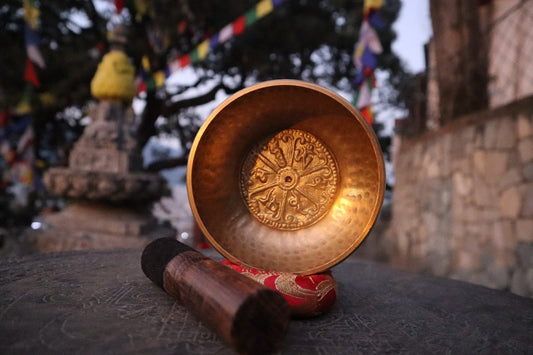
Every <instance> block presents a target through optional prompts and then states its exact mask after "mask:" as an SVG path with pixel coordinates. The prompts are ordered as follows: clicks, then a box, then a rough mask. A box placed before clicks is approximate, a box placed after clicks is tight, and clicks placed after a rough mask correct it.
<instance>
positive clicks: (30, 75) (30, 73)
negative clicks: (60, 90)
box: [24, 58, 41, 87]
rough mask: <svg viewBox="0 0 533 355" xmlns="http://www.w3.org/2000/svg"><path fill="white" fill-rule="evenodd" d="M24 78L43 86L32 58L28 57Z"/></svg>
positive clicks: (36, 85)
mask: <svg viewBox="0 0 533 355" xmlns="http://www.w3.org/2000/svg"><path fill="white" fill-rule="evenodd" d="M24 80H26V81H29V82H30V83H32V84H33V85H34V86H35V87H39V86H41V84H40V83H39V79H38V78H37V73H36V72H35V68H34V67H33V64H32V62H31V60H30V58H26V70H25V71H24Z"/></svg>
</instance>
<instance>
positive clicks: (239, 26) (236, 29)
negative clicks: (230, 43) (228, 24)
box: [233, 16, 246, 36]
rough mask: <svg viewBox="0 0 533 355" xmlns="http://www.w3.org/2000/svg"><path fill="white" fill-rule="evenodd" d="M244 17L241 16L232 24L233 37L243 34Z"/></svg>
mask: <svg viewBox="0 0 533 355" xmlns="http://www.w3.org/2000/svg"><path fill="white" fill-rule="evenodd" d="M245 27H246V17H244V16H241V17H239V18H238V19H236V20H235V21H234V22H233V35H234V36H237V35H240V34H241V33H243V32H244V28H245Z"/></svg>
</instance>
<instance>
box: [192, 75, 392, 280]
mask: <svg viewBox="0 0 533 355" xmlns="http://www.w3.org/2000/svg"><path fill="white" fill-rule="evenodd" d="M274 86H294V87H300V88H305V89H310V90H313V91H316V92H319V93H321V94H324V95H326V96H329V97H330V98H332V99H333V100H335V101H336V102H338V103H339V104H341V105H343V106H344V107H345V108H346V109H347V110H348V111H349V112H350V113H351V114H352V115H353V117H354V118H356V119H357V120H358V121H359V123H360V124H361V126H362V128H363V129H364V131H365V133H366V134H367V135H368V136H369V137H370V138H371V139H370V142H371V144H372V149H373V150H374V151H375V152H379V154H376V156H377V159H376V163H377V169H378V176H379V191H378V196H377V198H376V203H375V206H374V207H373V210H372V213H371V214H370V215H369V223H368V224H367V227H366V230H365V231H364V233H362V234H361V235H362V236H361V238H360V240H359V241H358V242H357V244H356V245H355V247H354V248H353V249H351V250H347V251H346V252H344V253H342V254H341V255H340V256H338V257H337V258H334V259H332V260H331V261H330V262H327V263H324V264H322V265H319V266H317V267H316V268H314V269H312V270H310V271H309V272H304V273H302V272H296V273H297V274H303V275H309V274H315V273H319V272H322V271H325V270H327V269H329V268H331V267H333V266H335V265H337V264H338V263H340V262H342V261H343V260H345V259H346V258H347V257H348V256H350V255H351V254H352V253H353V252H354V251H355V250H357V248H359V246H360V245H361V244H362V243H363V241H364V240H365V239H366V237H367V236H368V234H369V233H370V230H371V229H372V227H373V225H374V223H375V222H376V220H377V217H378V215H379V213H380V211H381V208H382V206H383V200H384V197H385V189H386V184H385V181H386V171H385V162H384V159H383V155H382V153H381V147H380V146H379V143H378V140H377V136H376V134H375V132H374V130H373V129H372V127H371V126H370V124H369V123H368V122H367V120H366V119H365V118H364V117H363V115H362V114H361V113H360V112H359V111H358V110H357V109H356V108H355V107H354V106H353V105H352V104H351V103H349V102H348V101H347V100H346V99H345V98H343V97H342V96H340V95H339V94H337V93H335V92H333V91H331V90H330V89H327V88H325V87H323V86H320V85H317V84H314V83H310V82H306V81H302V80H295V79H276V80H268V81H264V82H260V83H257V84H254V85H251V86H249V87H247V88H244V89H242V90H239V91H238V92H236V93H235V94H233V95H231V96H229V97H228V98H227V99H225V100H224V101H223V102H222V103H221V104H220V105H218V106H217V107H216V108H215V109H214V110H213V111H212V112H211V113H210V114H209V116H208V118H207V119H206V120H205V121H204V123H203V124H202V126H201V127H200V129H199V130H198V133H197V134H196V137H195V139H194V141H193V144H192V147H191V150H190V152H189V159H188V163H187V174H186V185H187V197H188V200H189V205H190V207H191V210H192V214H193V218H194V220H195V221H196V223H197V224H198V227H199V228H200V230H201V231H202V233H203V234H204V235H205V237H206V238H207V239H208V241H209V242H210V243H211V244H212V245H213V247H214V248H215V249H216V250H217V251H218V252H219V253H220V254H222V256H224V257H225V258H227V259H228V260H230V261H232V262H234V263H238V264H242V265H246V266H250V267H256V266H254V265H249V264H247V263H245V262H243V261H241V260H239V259H237V258H236V257H235V256H233V255H232V254H230V253H228V252H227V251H226V250H225V249H224V248H223V247H222V246H221V245H220V244H219V243H218V242H217V240H216V238H214V237H213V236H212V235H211V233H210V232H209V230H208V229H207V227H206V226H205V224H204V222H203V219H202V217H201V216H200V214H199V212H198V208H197V206H196V202H195V199H194V193H193V187H192V171H193V164H194V157H195V155H196V151H197V149H198V146H199V145H200V142H201V140H202V136H203V135H204V133H205V131H206V130H207V129H208V127H209V125H210V124H211V122H212V121H213V120H215V119H216V118H217V117H218V114H219V113H220V112H221V111H222V110H224V109H225V108H226V107H227V106H229V105H230V104H231V103H233V102H234V101H237V100H239V99H240V98H242V97H243V96H245V95H247V94H249V93H251V92H254V91H257V90H262V89H265V88H269V87H274ZM380 157H381V158H380Z"/></svg>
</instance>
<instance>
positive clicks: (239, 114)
mask: <svg viewBox="0 0 533 355" xmlns="http://www.w3.org/2000/svg"><path fill="white" fill-rule="evenodd" d="M187 190H188V196H189V202H190V205H191V208H192V211H193V214H194V217H195V218H196V221H197V222H198V224H199V226H200V228H201V230H202V231H203V233H204V234H205V236H206V237H207V238H208V240H209V241H210V242H211V244H212V245H213V246H214V247H215V248H216V249H217V250H218V251H219V252H220V253H221V254H223V255H224V256H225V257H226V258H228V259H229V260H231V261H233V262H235V263H238V264H241V265H245V266H250V267H254V268H258V269H263V270H272V271H279V272H292V273H297V274H304V275H306V274H313V273H317V272H320V271H323V270H326V269H328V268H330V267H332V266H334V265H335V264H337V263H339V262H340V261H342V260H343V259H344V258H346V257H347V256H349V255H350V254H351V253H352V252H353V251H354V250H355V249H356V248H357V247H358V246H359V244H360V243H361V242H362V241H363V239H364V238H365V237H366V235H367V234H368V232H369V231H370V229H371V227H372V225H373V224H374V222H375V220H376V218H377V215H378V213H379V210H380V208H381V205H382V203H383V197H384V192H385V169H384V162H383V156H382V153H381V150H380V147H379V144H378V142H377V139H376V137H375V135H374V132H373V131H372V129H371V127H370V126H369V125H368V124H367V123H366V121H365V119H364V118H363V117H362V116H361V114H360V113H359V112H358V111H357V110H356V109H355V108H353V106H351V105H350V104H349V103H348V102H347V101H345V100H344V99H343V98H341V97H340V96H338V95H336V94H334V93H332V92H331V91H329V90H326V89H324V88H322V87H320V86H317V85H314V84H309V83H305V82H301V81H295V80H274V81H268V82H265V83H261V84H257V85H254V86H252V87H250V88H247V89H244V90H242V91H240V92H238V93H237V94H235V95H233V96H232V97H230V98H229V99H227V100H226V101H225V102H224V103H222V104H221V105H220V106H219V107H218V108H217V109H216V110H215V111H214V112H213V113H212V114H211V115H210V116H209V118H208V119H207V120H206V122H205V123H204V125H203V126H202V127H201V129H200V131H199V133H198V135H197V137H196V139H195V141H194V144H193V147H192V150H191V154H190V157H189V165H188V169H187Z"/></svg>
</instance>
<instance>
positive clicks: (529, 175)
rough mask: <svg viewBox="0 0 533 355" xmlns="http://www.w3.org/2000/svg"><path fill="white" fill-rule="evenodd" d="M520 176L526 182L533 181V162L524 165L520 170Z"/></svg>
mask: <svg viewBox="0 0 533 355" xmlns="http://www.w3.org/2000/svg"><path fill="white" fill-rule="evenodd" d="M522 174H523V175H524V178H525V179H526V180H527V181H533V161H531V162H529V163H527V164H524V167H523V168H522Z"/></svg>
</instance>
